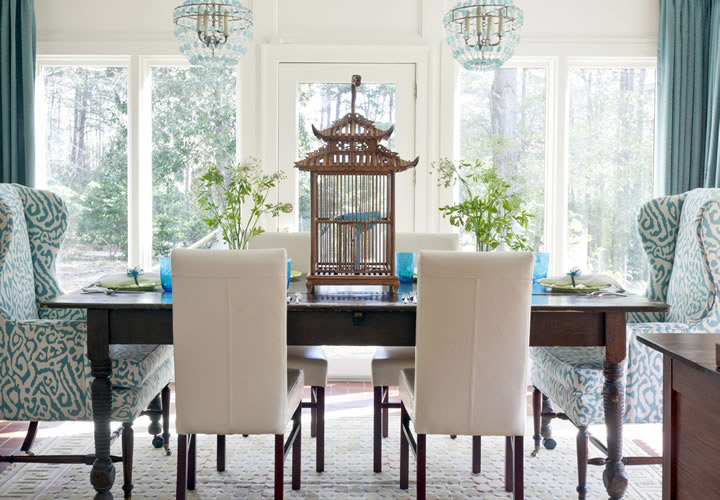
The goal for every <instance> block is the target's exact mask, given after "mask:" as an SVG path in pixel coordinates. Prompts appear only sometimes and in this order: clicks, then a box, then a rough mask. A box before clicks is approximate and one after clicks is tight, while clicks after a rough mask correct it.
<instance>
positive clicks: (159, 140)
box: [151, 66, 236, 262]
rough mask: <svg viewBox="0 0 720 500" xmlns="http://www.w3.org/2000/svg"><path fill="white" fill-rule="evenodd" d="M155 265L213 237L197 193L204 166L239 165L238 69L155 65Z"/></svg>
mask: <svg viewBox="0 0 720 500" xmlns="http://www.w3.org/2000/svg"><path fill="white" fill-rule="evenodd" d="M151 78H152V138H153V143H152V168H153V175H152V183H153V190H152V193H153V262H157V260H158V259H159V257H161V256H165V255H168V254H169V253H170V250H171V249H173V248H175V247H178V246H188V245H191V244H192V243H195V242H197V241H199V240H200V239H202V238H203V237H204V236H205V235H206V234H208V233H209V231H210V230H209V228H208V226H207V225H206V224H205V222H204V221H203V214H202V213H201V212H200V211H199V210H198V208H197V206H196V203H195V198H194V195H193V181H194V179H195V177H196V176H197V174H198V172H200V171H201V170H202V169H203V168H204V167H205V166H206V165H208V164H212V165H218V166H219V167H221V168H222V167H223V166H226V165H229V164H232V163H234V162H235V150H236V147H235V114H236V76H235V70H234V69H232V68H230V69H216V68H212V69H207V68H200V67H189V66H154V67H152V68H151Z"/></svg>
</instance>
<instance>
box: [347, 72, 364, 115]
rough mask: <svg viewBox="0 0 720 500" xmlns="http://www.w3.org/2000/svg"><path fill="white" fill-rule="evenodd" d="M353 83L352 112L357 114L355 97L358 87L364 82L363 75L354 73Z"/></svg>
mask: <svg viewBox="0 0 720 500" xmlns="http://www.w3.org/2000/svg"><path fill="white" fill-rule="evenodd" d="M350 83H352V114H353V115H354V114H355V98H356V97H357V90H356V89H357V88H358V87H359V86H360V84H361V83H362V76H360V75H353V76H352V80H351V81H350Z"/></svg>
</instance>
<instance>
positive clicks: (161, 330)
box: [108, 309, 606, 346]
mask: <svg viewBox="0 0 720 500" xmlns="http://www.w3.org/2000/svg"><path fill="white" fill-rule="evenodd" d="M108 316H109V325H108V326H109V330H110V332H109V333H110V335H109V344H172V311H171V310H147V309H145V310H140V309H111V310H109V311H108ZM415 316H416V314H415V311H352V310H344V311H289V312H288V328H287V339H288V344H289V345H356V346H371V345H385V346H414V345H415ZM530 322H531V327H530V332H531V333H530V345H532V346H602V345H605V342H606V339H605V314H604V313H602V312H567V311H564V312H533V313H532V316H531V320H530Z"/></svg>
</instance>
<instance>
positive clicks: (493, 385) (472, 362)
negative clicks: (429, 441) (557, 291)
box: [399, 252, 533, 499]
mask: <svg viewBox="0 0 720 500" xmlns="http://www.w3.org/2000/svg"><path fill="white" fill-rule="evenodd" d="M421 255H422V257H421V259H420V265H419V268H418V276H419V283H418V285H419V288H418V309H417V329H416V332H417V333H416V345H417V347H416V355H415V367H414V368H413V369H403V370H402V371H401V372H400V377H399V387H400V401H401V405H402V408H401V412H402V417H401V428H400V440H401V444H400V488H403V489H406V488H408V469H409V460H408V459H409V456H408V447H409V445H412V449H413V451H414V452H415V456H416V458H417V498H418V499H424V498H425V488H426V473H427V470H426V469H427V462H426V435H427V434H460V435H471V436H478V435H482V436H506V453H505V488H506V490H507V491H513V493H514V498H515V499H518V498H523V434H524V431H525V405H526V398H527V363H528V361H527V359H528V346H529V341H530V303H531V286H532V268H533V254H532V253H530V252H497V253H477V252H472V253H455V252H422V253H421ZM410 421H412V422H413V424H414V427H415V431H416V432H417V441H415V440H414V439H413V436H412V432H411V431H410ZM511 464H512V465H511Z"/></svg>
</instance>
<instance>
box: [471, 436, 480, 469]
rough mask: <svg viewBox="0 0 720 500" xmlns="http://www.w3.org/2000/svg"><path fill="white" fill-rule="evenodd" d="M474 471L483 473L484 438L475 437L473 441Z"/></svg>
mask: <svg viewBox="0 0 720 500" xmlns="http://www.w3.org/2000/svg"><path fill="white" fill-rule="evenodd" d="M472 471H473V474H479V473H480V472H481V471H482V438H481V437H480V436H473V440H472Z"/></svg>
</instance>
